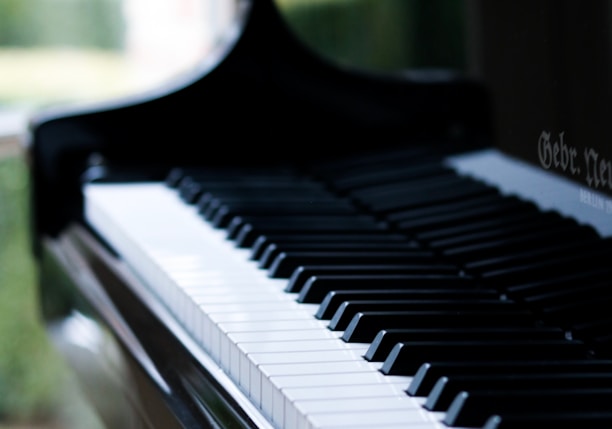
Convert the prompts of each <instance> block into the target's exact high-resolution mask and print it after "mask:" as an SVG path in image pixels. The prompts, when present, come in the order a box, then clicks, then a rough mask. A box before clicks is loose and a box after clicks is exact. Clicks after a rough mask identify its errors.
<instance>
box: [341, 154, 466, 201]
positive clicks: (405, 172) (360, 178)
mask: <svg viewBox="0 0 612 429" xmlns="http://www.w3.org/2000/svg"><path fill="white" fill-rule="evenodd" d="M454 175H456V173H455V172H454V171H453V170H452V169H450V168H448V167H446V166H444V165H442V164H441V163H440V162H439V161H438V160H436V161H435V162H425V163H423V164H418V165H411V166H410V167H409V168H406V165H405V164H403V165H399V166H397V167H396V168H389V167H387V166H385V168H380V167H379V166H375V168H371V166H368V167H367V168H365V169H360V170H359V171H353V172H352V173H350V174H346V175H343V176H340V177H334V178H332V179H331V180H329V183H330V185H331V187H332V188H333V189H334V190H335V191H337V192H340V193H346V192H349V191H351V190H354V189H359V188H366V187H371V186H375V185H380V184H385V183H393V182H399V181H402V182H403V181H406V180H408V179H409V180H416V179H419V178H423V177H436V176H454Z"/></svg>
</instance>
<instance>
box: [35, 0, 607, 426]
mask: <svg viewBox="0 0 612 429" xmlns="http://www.w3.org/2000/svg"><path fill="white" fill-rule="evenodd" d="M242 5H243V6H244V7H245V10H244V16H243V19H244V20H243V21H241V22H240V23H239V24H240V28H241V31H240V32H239V34H238V35H237V38H236V39H235V40H233V41H232V42H231V44H230V45H228V47H227V50H226V53H225V55H224V56H222V57H221V58H219V60H218V63H217V64H215V65H214V66H212V67H210V69H209V70H208V71H207V72H206V73H204V75H203V76H201V77H200V78H199V79H198V80H197V81H195V82H193V83H191V84H190V85H187V86H186V87H182V88H177V89H175V90H173V91H169V92H168V94H166V95H164V96H160V97H157V98H153V99H147V100H140V101H138V102H134V103H132V104H128V103H125V104H121V105H117V106H113V107H108V108H106V109H97V110H92V111H79V112H72V113H64V114H56V115H54V116H50V115H47V116H41V117H40V118H38V119H37V120H35V121H34V122H33V128H32V139H33V140H32V143H33V144H32V146H31V160H32V170H31V171H32V177H33V203H34V206H33V213H32V215H33V237H34V241H33V250H34V252H35V254H36V256H37V260H38V262H39V268H40V283H41V284H40V287H41V299H42V302H41V305H42V310H43V313H44V316H45V318H46V320H47V321H48V322H49V324H50V325H53V326H56V327H57V326H60V327H61V326H63V325H64V326H65V325H67V324H70V323H76V322H75V321H79V320H85V319H86V320H88V321H89V322H95V324H96V325H97V326H100V327H101V329H103V330H104V331H105V332H110V333H111V334H112V335H111V336H110V338H111V340H110V341H112V342H113V344H116V345H117V346H118V348H119V350H120V352H121V353H120V356H121V359H120V362H121V365H120V366H115V367H113V368H111V369H110V371H111V373H112V376H113V377H114V378H115V379H118V382H117V395H118V397H119V398H125V401H126V403H127V404H129V408H130V410H131V414H130V417H129V419H130V420H129V421H127V422H125V421H124V422H122V423H120V424H123V425H125V426H126V427H160V428H161V427H163V428H171V427H177V428H178V427H189V428H195V427H228V428H229V427H258V428H268V427H270V428H272V427H277V428H333V427H355V428H357V427H364V428H365V427H372V428H383V427H384V428H400V427H401V428H405V427H410V428H415V429H416V428H418V429H424V428H427V429H429V428H432V429H433V428H444V427H456V428H486V429H502V428H505V429H508V428H515V427H524V426H529V427H533V426H540V427H549V426H551V427H557V428H560V427H563V428H570V427H571V428H585V427H589V428H603V427H610V426H611V425H612V410H611V409H610V405H609V404H610V403H612V337H610V333H611V332H612V329H611V328H612V318H610V312H609V308H610V302H611V300H612V296H611V294H610V274H611V273H612V271H611V270H612V268H610V265H609V264H608V260H609V259H610V256H611V255H612V242H611V241H610V240H611V238H610V236H611V233H612V230H611V225H610V224H611V222H610V221H609V214H607V213H606V210H605V207H606V204H608V202H609V199H607V197H606V196H605V195H604V194H602V193H599V192H598V190H589V191H588V195H589V197H588V198H587V197H585V196H584V193H585V192H587V191H585V190H584V189H583V188H581V187H580V186H579V185H578V184H576V183H574V182H570V181H569V180H567V179H565V178H561V177H560V176H551V175H550V174H549V173H547V172H544V171H542V170H540V169H538V168H535V167H533V166H532V165H530V164H528V163H525V162H523V161H521V160H518V159H516V158H514V157H511V156H508V155H507V154H504V153H502V152H501V151H499V150H497V149H494V148H493V146H492V142H493V141H494V137H493V132H492V129H493V126H492V125H491V122H492V120H491V117H490V116H491V106H490V102H489V97H488V94H487V92H486V91H485V90H484V88H483V87H482V86H481V85H480V84H478V83H475V82H472V81H469V80H466V79H463V78H459V77H455V76H448V75H443V76H440V74H434V75H431V76H430V75H427V74H423V75H419V76H418V78H415V77H414V76H410V75H409V76H407V77H406V76H403V77H394V76H378V75H369V74H362V73H360V72H356V71H349V70H344V69H340V68H337V67H335V66H333V65H330V64H328V63H326V62H325V61H323V60H321V59H319V58H318V57H316V56H315V55H313V54H311V53H310V52H309V51H308V50H307V49H306V48H304V47H303V46H302V45H301V43H300V42H299V41H297V40H295V39H294V38H293V36H292V35H291V33H290V32H289V31H288V30H287V29H286V28H285V27H284V24H283V22H282V19H281V18H280V17H279V16H278V15H277V11H276V10H275V8H274V6H273V4H272V2H270V1H267V0H253V1H251V2H244V3H243V4H242ZM188 106H189V107H188ZM353 142H355V143H357V142H359V144H355V145H354V146H353ZM579 201H582V204H579ZM598 201H601V204H603V210H599V209H596V208H597V207H595V206H598V205H599V203H597V202H598ZM589 202H591V203H594V204H588V203H589ZM589 209H593V210H589ZM89 322H88V323H89ZM114 358H116V356H110V357H108V359H109V360H110V361H112V363H113V364H115V365H117V360H116V359H114ZM113 371H114V372H113ZM116 425H117V423H116V422H115V426H113V427H117V426H116Z"/></svg>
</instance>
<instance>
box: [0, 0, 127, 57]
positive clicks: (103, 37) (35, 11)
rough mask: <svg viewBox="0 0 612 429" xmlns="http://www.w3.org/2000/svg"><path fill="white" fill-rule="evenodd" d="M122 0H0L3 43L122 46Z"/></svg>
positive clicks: (0, 38)
mask: <svg viewBox="0 0 612 429" xmlns="http://www.w3.org/2000/svg"><path fill="white" fill-rule="evenodd" d="M122 40H123V21H122V13H121V0H0V45H3V46H13V47H15V46H19V47H31V46H77V47H98V48H105V49H115V48H120V45H121V43H122V42H121V41H122Z"/></svg>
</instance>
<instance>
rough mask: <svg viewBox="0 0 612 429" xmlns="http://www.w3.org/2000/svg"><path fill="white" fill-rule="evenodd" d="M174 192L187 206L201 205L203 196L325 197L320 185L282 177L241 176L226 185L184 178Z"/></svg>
mask: <svg viewBox="0 0 612 429" xmlns="http://www.w3.org/2000/svg"><path fill="white" fill-rule="evenodd" d="M177 190H178V193H179V195H180V196H181V198H183V200H185V201H186V202H188V203H190V204H195V203H196V202H197V203H198V204H199V203H200V202H203V201H204V200H202V201H200V199H201V197H202V195H203V194H207V195H209V196H212V197H221V198H226V197H235V196H238V195H239V196H241V197H245V198H248V197H252V196H253V195H259V196H262V197H265V196H268V195H275V194H276V195H278V194H281V195H284V196H292V195H300V196H301V197H302V198H304V196H311V197H313V198H315V197H321V198H324V197H325V196H328V195H329V191H327V190H326V189H325V188H324V187H323V185H322V184H320V183H317V182H314V181H312V180H310V179H303V178H298V177H294V176H292V175H287V176H284V175H283V176H281V177H276V176H270V177H267V176H258V177H251V176H249V175H247V176H243V179H233V180H229V181H227V180H226V181H223V180H221V181H220V180H218V179H215V178H201V177H197V176H185V177H184V178H183V179H182V180H181V181H180V182H179V184H178V187H177Z"/></svg>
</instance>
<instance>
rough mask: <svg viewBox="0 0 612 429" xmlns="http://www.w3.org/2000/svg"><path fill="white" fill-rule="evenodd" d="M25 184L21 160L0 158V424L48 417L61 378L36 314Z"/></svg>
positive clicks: (55, 356) (61, 369)
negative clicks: (1, 422) (0, 422)
mask: <svg viewBox="0 0 612 429" xmlns="http://www.w3.org/2000/svg"><path fill="white" fill-rule="evenodd" d="M27 186H28V180H27V173H26V167H25V163H24V161H23V160H22V159H21V158H20V157H15V156H12V157H9V158H4V159H3V158H2V157H0V421H17V422H19V421H39V420H43V419H49V418H50V415H51V414H53V413H54V412H55V409H56V406H57V403H56V402H55V401H56V400H57V399H58V392H60V391H61V390H62V385H63V384H62V383H63V382H64V380H65V378H64V377H65V375H66V372H65V371H66V370H65V367H64V364H63V362H62V361H61V360H60V358H59V355H58V354H56V352H55V349H53V347H52V346H51V344H50V343H49V342H48V340H47V338H46V335H45V332H44V329H43V327H42V323H41V319H40V315H39V304H38V293H37V289H36V281H35V271H34V264H33V260H32V257H31V253H30V248H29V241H28V234H29V233H28V215H27V204H28V194H27Z"/></svg>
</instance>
